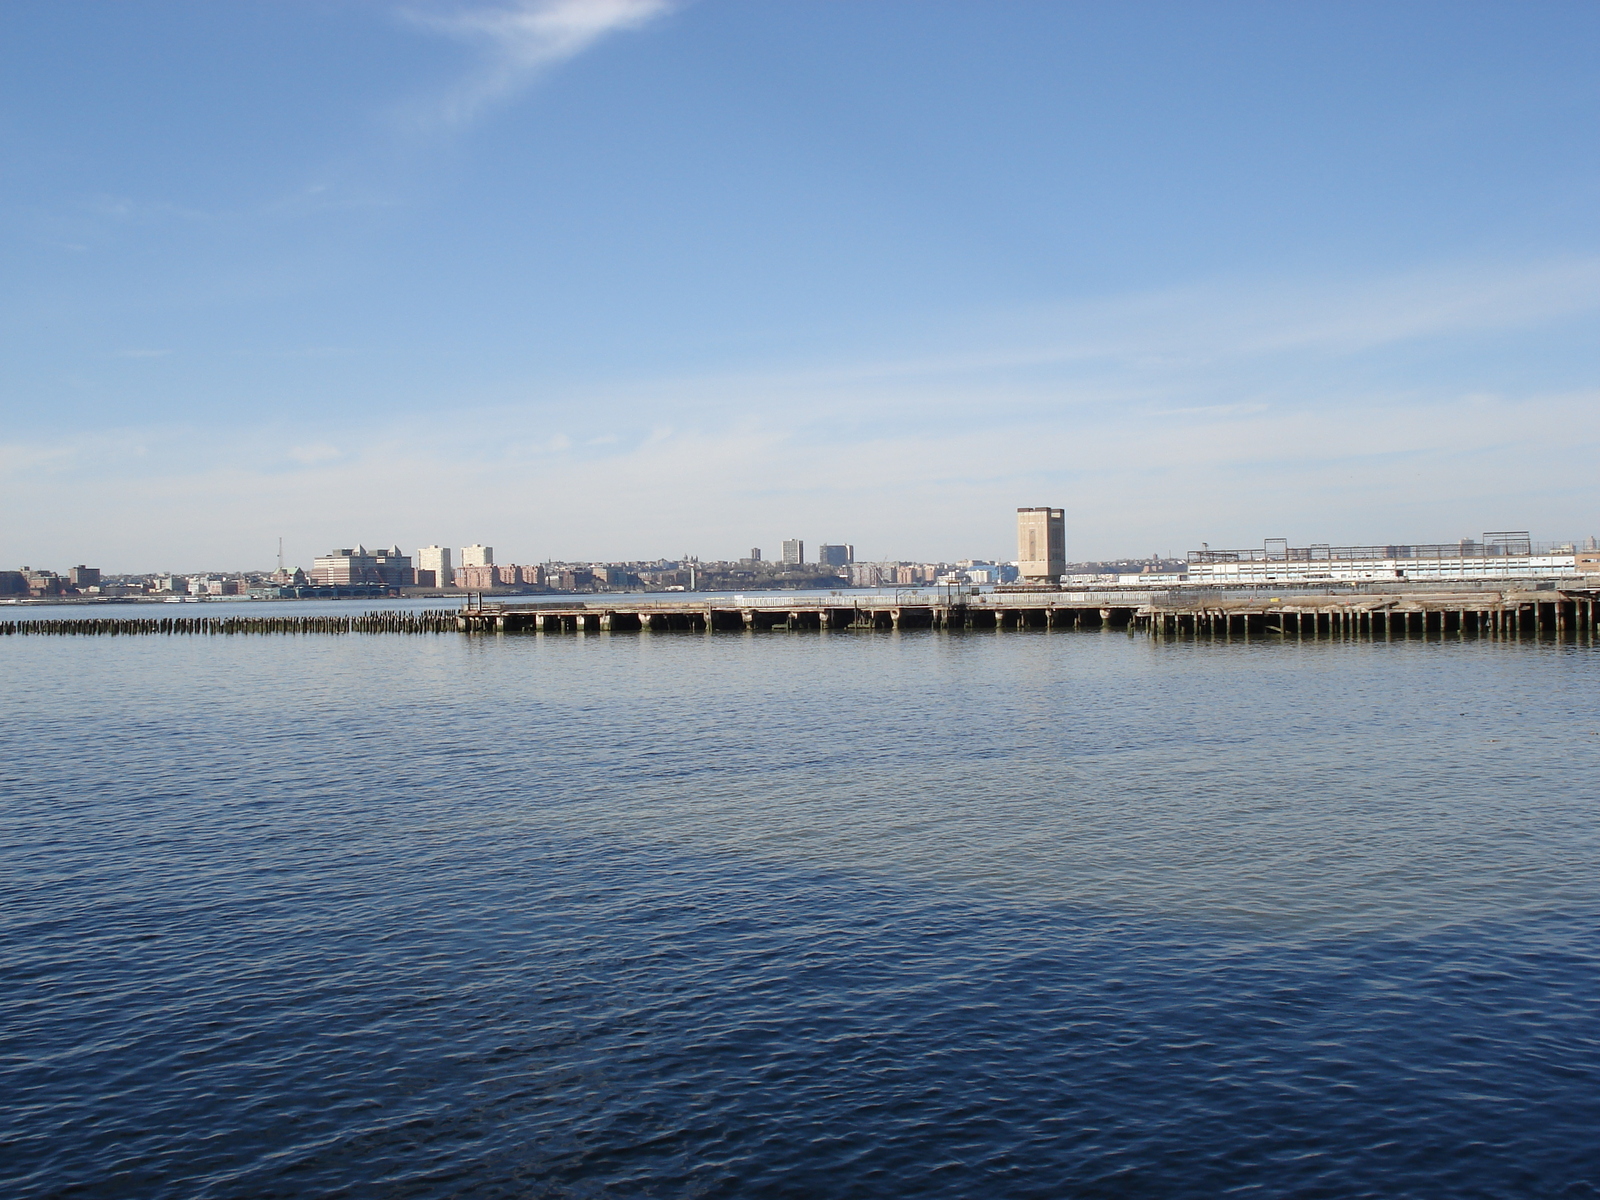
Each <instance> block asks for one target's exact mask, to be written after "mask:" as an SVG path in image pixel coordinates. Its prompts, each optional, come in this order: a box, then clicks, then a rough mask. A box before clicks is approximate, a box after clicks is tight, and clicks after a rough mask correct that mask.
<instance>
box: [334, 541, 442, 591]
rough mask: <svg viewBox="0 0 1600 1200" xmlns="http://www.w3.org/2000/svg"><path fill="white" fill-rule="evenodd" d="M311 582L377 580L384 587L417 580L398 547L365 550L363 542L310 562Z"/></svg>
mask: <svg viewBox="0 0 1600 1200" xmlns="http://www.w3.org/2000/svg"><path fill="white" fill-rule="evenodd" d="M311 579H312V582H313V583H317V584H321V585H322V586H324V587H352V586H356V585H361V584H366V585H372V584H377V585H379V586H383V587H410V586H411V585H412V584H413V583H415V582H416V573H415V572H414V571H413V570H412V566H411V558H410V556H409V555H406V554H402V553H401V552H400V547H398V546H395V547H394V548H392V549H389V550H379V551H377V552H375V553H368V551H367V548H366V547H365V546H357V547H356V548H355V549H353V550H350V549H344V550H334V551H331V552H329V553H327V554H323V555H319V556H318V557H316V558H314V559H313V560H312V562H311Z"/></svg>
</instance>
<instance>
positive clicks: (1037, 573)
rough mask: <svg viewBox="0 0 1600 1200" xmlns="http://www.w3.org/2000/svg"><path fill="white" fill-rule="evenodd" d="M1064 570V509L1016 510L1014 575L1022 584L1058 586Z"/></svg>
mask: <svg viewBox="0 0 1600 1200" xmlns="http://www.w3.org/2000/svg"><path fill="white" fill-rule="evenodd" d="M1066 569H1067V514H1066V510H1065V509H1060V508H1019V509H1017V573H1018V574H1019V575H1021V576H1022V579H1023V580H1024V582H1027V583H1059V582H1060V581H1061V576H1062V573H1063V572H1065V571H1066Z"/></svg>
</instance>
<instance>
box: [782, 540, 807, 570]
mask: <svg viewBox="0 0 1600 1200" xmlns="http://www.w3.org/2000/svg"><path fill="white" fill-rule="evenodd" d="M805 561H806V544H805V543H804V542H803V541H801V540H800V539H799V538H785V539H784V543H783V562H784V565H785V566H799V565H800V564H801V563H803V562H805Z"/></svg>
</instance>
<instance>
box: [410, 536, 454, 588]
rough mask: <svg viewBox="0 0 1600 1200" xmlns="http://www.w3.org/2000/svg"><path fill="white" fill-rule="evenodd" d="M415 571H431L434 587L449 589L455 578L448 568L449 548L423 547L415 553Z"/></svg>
mask: <svg viewBox="0 0 1600 1200" xmlns="http://www.w3.org/2000/svg"><path fill="white" fill-rule="evenodd" d="M417 569H418V570H419V571H432V572H433V582H434V586H435V587H449V586H450V585H451V584H452V583H453V582H454V581H455V577H456V573H455V572H454V571H453V570H451V568H450V547H449V546H424V547H423V548H422V549H420V550H418V551H417Z"/></svg>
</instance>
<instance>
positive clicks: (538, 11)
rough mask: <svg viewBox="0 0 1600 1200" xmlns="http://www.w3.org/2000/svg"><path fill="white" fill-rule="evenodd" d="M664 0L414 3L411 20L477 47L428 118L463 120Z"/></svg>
mask: <svg viewBox="0 0 1600 1200" xmlns="http://www.w3.org/2000/svg"><path fill="white" fill-rule="evenodd" d="M673 7H674V5H673V4H672V3H671V0H515V2H513V3H507V4H498V5H492V6H487V7H483V6H470V7H458V8H452V9H450V10H447V11H440V10H438V9H437V8H427V9H424V8H413V9H410V10H408V11H407V12H406V16H407V18H408V19H409V20H410V21H412V23H414V24H416V25H418V26H420V27H422V28H424V29H428V30H431V31H433V32H435V33H440V34H443V35H445V36H447V37H451V38H455V39H456V40H458V41H463V42H468V43H471V44H473V45H476V46H478V47H480V48H481V50H482V51H483V55H484V57H483V61H482V63H481V64H480V66H479V68H478V69H477V70H476V71H474V72H473V73H472V74H471V75H470V76H469V77H468V78H467V79H465V80H463V81H462V82H461V83H460V84H459V85H458V86H457V87H456V88H455V89H453V90H452V91H451V92H449V93H448V94H446V95H445V96H444V97H443V98H442V99H441V100H440V102H439V103H438V105H437V107H436V108H435V110H434V111H433V112H432V113H431V114H430V120H429V121H428V122H427V123H430V124H433V125H442V126H454V125H463V124H466V123H468V122H469V121H471V120H473V119H474V118H476V117H477V116H478V115H480V114H481V113H482V112H483V111H484V110H485V109H487V108H489V107H491V106H493V105H494V104H497V103H500V102H503V101H505V100H508V99H510V98H511V97H512V96H514V95H516V94H517V93H518V92H519V91H521V90H522V89H523V88H525V87H526V86H528V84H530V83H532V82H533V80H534V79H536V78H537V77H538V76H539V75H540V74H542V73H543V72H544V71H547V70H549V69H550V68H551V67H554V66H557V65H559V64H560V63H563V62H566V61H567V60H569V59H572V58H575V57H577V56H578V55H579V54H582V53H583V52H584V51H585V50H587V49H589V48H590V47H591V46H593V45H594V44H595V43H596V42H599V41H600V40H601V39H603V38H605V37H608V36H610V35H611V34H614V33H622V32H626V31H628V30H633V29H639V28H641V27H643V26H645V25H647V24H649V23H650V22H651V21H654V20H655V19H656V18H658V17H660V16H663V15H664V14H666V13H667V12H669V11H670V10H671V9H672V8H673Z"/></svg>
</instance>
